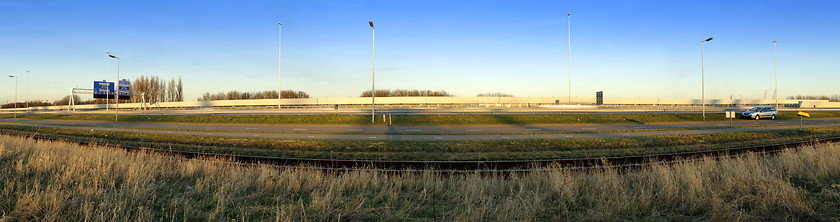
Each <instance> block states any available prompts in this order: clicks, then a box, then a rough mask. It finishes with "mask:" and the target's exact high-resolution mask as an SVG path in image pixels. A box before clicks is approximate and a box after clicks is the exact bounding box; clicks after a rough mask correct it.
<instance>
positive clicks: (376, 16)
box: [0, 0, 840, 103]
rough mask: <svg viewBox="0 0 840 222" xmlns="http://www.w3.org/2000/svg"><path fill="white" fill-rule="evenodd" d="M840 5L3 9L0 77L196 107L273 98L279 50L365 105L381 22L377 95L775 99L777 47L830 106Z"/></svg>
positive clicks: (783, 66)
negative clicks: (251, 95)
mask: <svg viewBox="0 0 840 222" xmlns="http://www.w3.org/2000/svg"><path fill="white" fill-rule="evenodd" d="M838 9H840V1H690V0H689V1H670V0H666V1H530V0H523V1H494V0H478V1H437V0H394V1H350V0H347V1H344V0H340V1H339V0H332V1H321V0H312V1H244V0H243V1H186V0H170V1H155V0H144V1H71V0H43V1H30V0H2V1H0V74H3V75H18V76H20V78H19V79H18V80H19V82H18V101H23V100H24V99H25V98H26V95H27V93H28V98H29V99H30V100H39V99H47V100H57V99H60V98H62V97H64V96H67V95H69V93H70V90H71V88H73V87H78V88H92V85H93V81H94V80H97V81H98V80H104V79H107V80H109V81H114V80H115V79H116V78H117V71H116V66H117V63H116V61H115V60H109V59H107V57H106V54H105V52H111V53H112V54H114V55H116V56H118V57H120V58H121V61H120V64H119V66H120V67H119V75H120V78H127V79H129V80H134V79H135V78H137V77H139V76H141V75H144V76H159V77H160V78H163V79H167V80H168V79H171V78H176V79H177V78H181V79H182V80H183V84H184V98H185V100H186V101H194V100H196V99H197V98H198V97H199V96H200V95H201V94H203V93H205V92H210V93H216V92H227V91H231V90H238V91H249V92H255V91H264V90H277V88H278V57H279V56H278V46H281V47H279V48H280V50H281V52H282V57H281V60H280V62H281V67H282V69H281V73H280V77H279V78H281V79H280V82H281V85H280V88H282V89H283V90H289V89H291V90H300V91H304V92H307V93H309V94H310V95H311V96H312V97H317V98H325V97H331V98H335V97H358V96H359V95H360V94H361V92H362V91H365V90H370V88H371V79H372V77H371V70H372V64H371V62H372V61H371V60H372V56H373V54H372V46H373V44H372V43H373V37H374V33H373V30H371V28H370V26H369V25H368V21H373V22H374V24H375V28H376V33H375V65H376V66H375V82H376V88H377V89H421V90H445V91H447V92H449V93H451V94H454V95H455V96H475V95H476V94H479V93H487V92H503V93H508V94H512V95H514V96H520V97H558V98H564V97H567V96H569V84H570V79H571V96H572V97H594V96H595V92H596V91H604V96H605V97H609V98H618V97H622V98H700V96H701V77H702V78H703V79H704V80H705V93H706V98H707V99H715V98H718V99H728V98H734V99H762V98H765V92H766V98H768V99H771V98H772V96H773V90H774V89H775V83H776V82H775V73H774V46H773V43H772V41H774V40H777V41H779V42H778V47H777V48H776V53H777V57H776V60H777V69H776V71H777V73H778V88H779V97H780V98H784V97H787V96H791V95H835V94H840V90H838V88H840V87H837V86H838V85H840V72H839V71H838V70H840V40H838V38H837V37H838V36H840V28H838V26H837V24H840V14H838V13H836V12H837V11H838ZM568 13H571V16H570V17H568V16H567V14H568ZM277 22H282V23H283V25H282V27H281V26H278V24H277ZM569 22H571V39H569V35H570V33H569V28H570V27H569ZM281 34H282V36H280V35H281ZM709 37H713V38H714V40H712V41H710V42H707V43H705V44H704V46H703V60H702V61H703V66H702V67H703V73H702V75H701V41H702V40H705V39H707V38H709ZM278 38H280V40H279V41H278ZM279 44H282V45H279ZM570 45H571V67H570V65H569V60H570V53H569V51H570V50H569V49H570V48H569V47H570ZM570 68H571V74H570V73H569V70H570ZM26 71H29V73H28V74H27V72H26ZM570 76H571V77H570ZM14 88H15V81H14V79H12V78H8V77H6V78H4V80H3V81H0V102H4V103H6V102H11V101H13V100H14ZM27 91H28V92H27ZM83 98H85V99H89V98H87V95H85V96H84V97H83Z"/></svg>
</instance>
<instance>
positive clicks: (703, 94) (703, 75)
mask: <svg viewBox="0 0 840 222" xmlns="http://www.w3.org/2000/svg"><path fill="white" fill-rule="evenodd" d="M712 39H713V38H711V37H710V38H708V39H706V40H703V41H701V42H700V88H702V89H701V93H700V94H701V97H702V98H701V99H700V100H702V102H703V121H706V73H705V70H704V67H703V44H704V43H706V42H708V41H712Z"/></svg>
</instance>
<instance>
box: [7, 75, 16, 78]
mask: <svg viewBox="0 0 840 222" xmlns="http://www.w3.org/2000/svg"><path fill="white" fill-rule="evenodd" d="M15 77H17V76H13V75H9V78H15Z"/></svg>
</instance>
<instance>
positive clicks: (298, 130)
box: [294, 129, 306, 131]
mask: <svg viewBox="0 0 840 222" xmlns="http://www.w3.org/2000/svg"><path fill="white" fill-rule="evenodd" d="M305 130H306V129H294V131H305Z"/></svg>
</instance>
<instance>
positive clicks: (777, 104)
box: [773, 41, 779, 109]
mask: <svg viewBox="0 0 840 222" xmlns="http://www.w3.org/2000/svg"><path fill="white" fill-rule="evenodd" d="M778 42H779V41H773V74H775V76H776V90H774V91H773V97H774V98H776V108H777V109H778V107H779V71H778V70H777V69H778V65H776V60H777V58H776V48H777V47H776V43H778Z"/></svg>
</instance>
